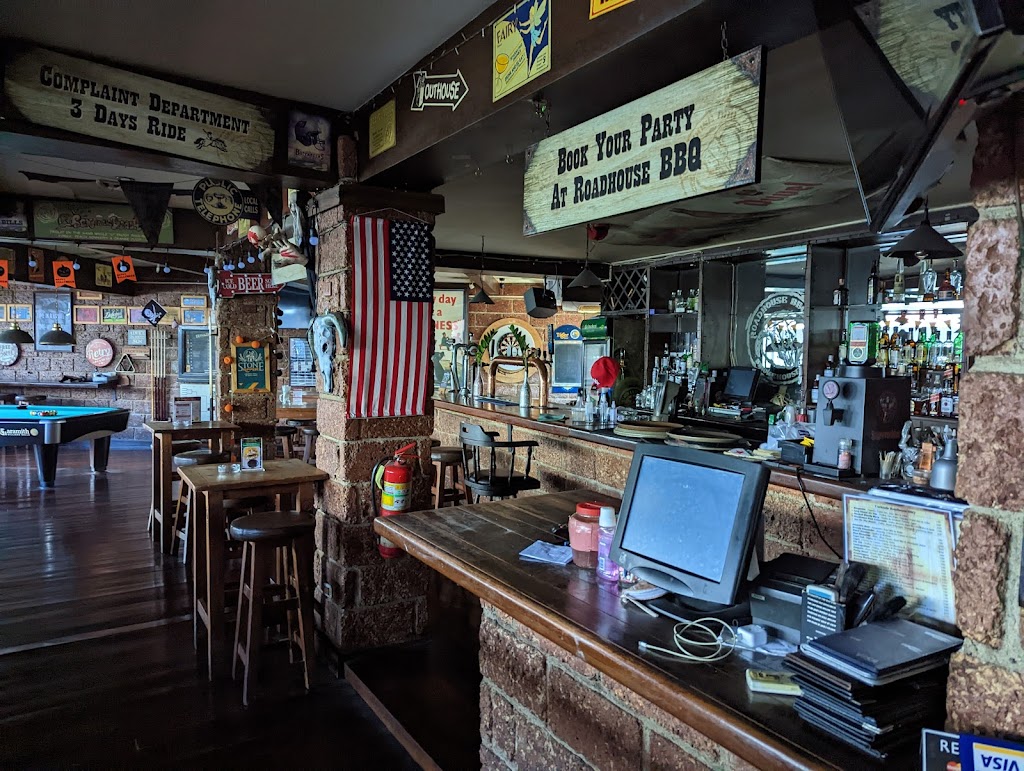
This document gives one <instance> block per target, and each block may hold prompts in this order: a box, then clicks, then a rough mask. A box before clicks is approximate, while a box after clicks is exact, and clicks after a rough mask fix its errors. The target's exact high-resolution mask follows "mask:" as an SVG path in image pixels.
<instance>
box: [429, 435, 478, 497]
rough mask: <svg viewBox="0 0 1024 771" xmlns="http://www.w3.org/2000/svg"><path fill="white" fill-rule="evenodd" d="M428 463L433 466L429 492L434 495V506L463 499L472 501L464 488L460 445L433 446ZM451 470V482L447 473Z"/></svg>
mask: <svg viewBox="0 0 1024 771" xmlns="http://www.w3.org/2000/svg"><path fill="white" fill-rule="evenodd" d="M430 463H431V465H432V466H433V467H434V479H433V481H432V483H431V485H430V492H431V494H432V495H433V496H434V508H435V509H440V508H441V507H442V506H445V505H446V504H449V503H454V504H456V505H458V504H460V503H462V502H463V501H465V502H466V503H470V504H471V503H473V498H472V496H471V495H470V493H469V490H467V489H466V485H465V480H464V479H463V476H462V463H463V461H462V448H461V447H433V448H431V450H430ZM449 471H451V484H448V474H449Z"/></svg>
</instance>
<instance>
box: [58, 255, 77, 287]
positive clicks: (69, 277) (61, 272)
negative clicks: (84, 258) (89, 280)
mask: <svg viewBox="0 0 1024 771" xmlns="http://www.w3.org/2000/svg"><path fill="white" fill-rule="evenodd" d="M53 285H54V286H70V287H74V286H75V263H74V262H72V261H71V260H54V261H53Z"/></svg>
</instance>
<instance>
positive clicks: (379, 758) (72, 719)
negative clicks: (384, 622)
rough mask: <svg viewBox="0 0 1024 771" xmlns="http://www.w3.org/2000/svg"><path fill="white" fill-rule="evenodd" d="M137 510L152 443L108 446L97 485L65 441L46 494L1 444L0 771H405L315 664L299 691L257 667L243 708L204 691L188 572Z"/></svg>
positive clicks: (404, 761) (232, 693) (143, 505)
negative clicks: (284, 769) (257, 691)
mask: <svg viewBox="0 0 1024 771" xmlns="http://www.w3.org/2000/svg"><path fill="white" fill-rule="evenodd" d="M148 506H149V452H148V450H141V449H131V450H123V449H122V450H119V449H117V448H114V449H113V450H112V451H111V455H110V465H109V471H108V472H107V474H106V475H105V476H103V475H100V476H94V475H93V474H92V473H91V471H90V470H89V467H88V452H87V451H86V450H85V449H78V448H75V447H73V446H72V447H71V448H61V452H60V461H59V467H58V472H57V482H56V488H55V489H53V490H47V491H42V490H40V489H38V487H37V483H36V478H35V467H34V463H33V459H32V455H31V453H30V452H27V451H26V450H25V449H23V448H16V449H7V450H5V449H3V448H0V768H12V767H55V766H62V767H63V766H69V765H81V766H103V767H111V766H128V765H131V766H140V767H141V766H146V767H152V766H157V767H160V766H174V767H179V768H180V767H208V768H217V767H224V766H242V765H245V766H249V767H269V766H277V767H281V766H284V765H286V764H287V765H289V766H295V767H300V768H309V767H320V766H326V765H328V764H330V765H332V766H335V767H339V768H365V767H370V766H372V767H375V768H388V769H401V768H415V767H416V766H415V764H414V763H413V762H412V760H411V758H410V757H409V756H408V755H407V754H406V753H405V751H404V750H403V749H402V748H401V746H400V745H399V744H398V743H397V742H396V741H395V740H394V739H393V738H392V737H391V736H390V734H388V732H387V731H386V729H385V728H384V726H383V725H382V724H381V723H380V721H379V720H378V719H377V718H376V717H375V716H374V715H373V714H372V712H371V711H370V709H369V708H368V707H367V706H366V705H365V704H364V703H363V701H362V700H361V699H360V698H359V697H358V695H356V693H355V692H354V691H353V690H352V688H351V686H349V685H348V684H347V683H345V682H344V681H343V680H339V679H337V678H335V677H334V676H333V675H332V674H331V673H330V672H328V671H327V670H326V668H324V667H321V668H320V669H319V670H318V672H317V684H316V686H315V687H314V689H313V690H312V691H311V692H310V694H308V695H306V694H304V693H303V691H302V688H301V680H300V677H299V673H298V671H297V670H294V671H290V670H289V668H288V667H287V664H285V663H284V662H281V663H280V664H277V665H275V663H274V662H273V661H272V660H270V661H268V667H272V669H270V670H268V671H267V672H266V675H267V676H266V677H265V678H264V686H265V691H266V692H265V693H263V694H261V697H260V698H259V699H257V700H256V701H255V702H254V704H253V706H251V707H250V708H249V709H247V710H246V709H243V708H242V706H241V691H240V686H238V685H236V684H235V683H232V682H223V683H216V684H214V685H210V684H209V683H207V681H206V678H205V676H201V675H200V673H199V671H198V669H197V666H196V655H195V652H194V651H193V647H192V621H191V615H190V608H189V599H190V596H191V591H190V589H189V585H188V577H187V574H186V572H185V570H184V569H183V568H182V567H181V565H180V563H179V562H178V561H177V560H173V559H171V558H165V557H162V556H161V555H160V554H159V552H158V551H157V550H156V549H154V548H153V546H152V545H151V544H150V541H149V538H148V535H147V533H146V514H145V512H146V511H147V508H148ZM282 664H283V666H282Z"/></svg>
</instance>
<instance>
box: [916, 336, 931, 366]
mask: <svg viewBox="0 0 1024 771" xmlns="http://www.w3.org/2000/svg"><path fill="white" fill-rule="evenodd" d="M917 363H918V365H920V366H921V367H927V366H928V328H927V327H921V336H920V337H919V338H918V339H917Z"/></svg>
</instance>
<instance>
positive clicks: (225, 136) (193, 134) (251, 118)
mask: <svg viewBox="0 0 1024 771" xmlns="http://www.w3.org/2000/svg"><path fill="white" fill-rule="evenodd" d="M4 96H5V97H6V101H7V105H8V108H9V113H13V114H15V115H20V116H21V117H23V118H24V119H26V120H29V121H31V122H32V123H36V124H39V125H41V126H50V127H52V128H58V129H64V130H65V131H73V132H75V133H76V134H85V135H86V136H90V137H97V138H99V139H106V140H110V141H113V142H122V143H124V144H127V145H132V146H134V147H141V148H144V149H147V150H157V151H160V152H164V153H170V154H172V155H180V156H185V157H186V158H194V159H196V160H199V161H204V162H206V163H212V164H216V165H218V166H229V167H231V168H236V169H246V170H250V171H255V170H259V169H261V168H264V167H265V166H266V165H267V164H268V162H269V161H270V159H271V156H272V155H273V153H274V130H273V128H271V124H270V121H269V120H268V118H267V116H266V115H265V113H264V111H263V110H260V109H258V108H257V107H254V106H253V105H250V104H246V103H244V102H239V101H237V100H235V99H228V98H226V97H222V96H215V95H213V94H210V93H207V92H205V91H199V90H197V89H194V88H187V87H185V86H179V85H177V84H175V83H168V82H166V81H163V80H157V79H156V78H150V77H146V76H144V75H136V74H135V73H132V72H126V71H124V70H120V69H117V68H115V67H108V66H106V65H103V64H96V63H95V62H91V61H86V60H84V59H77V58H75V57H72V56H66V55H65V54H59V53H56V52H54V51H49V50H46V49H45V48H28V49H25V50H23V51H20V52H18V53H15V54H14V56H13V57H12V59H11V61H10V62H8V63H7V64H6V66H5V69H4Z"/></svg>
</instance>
